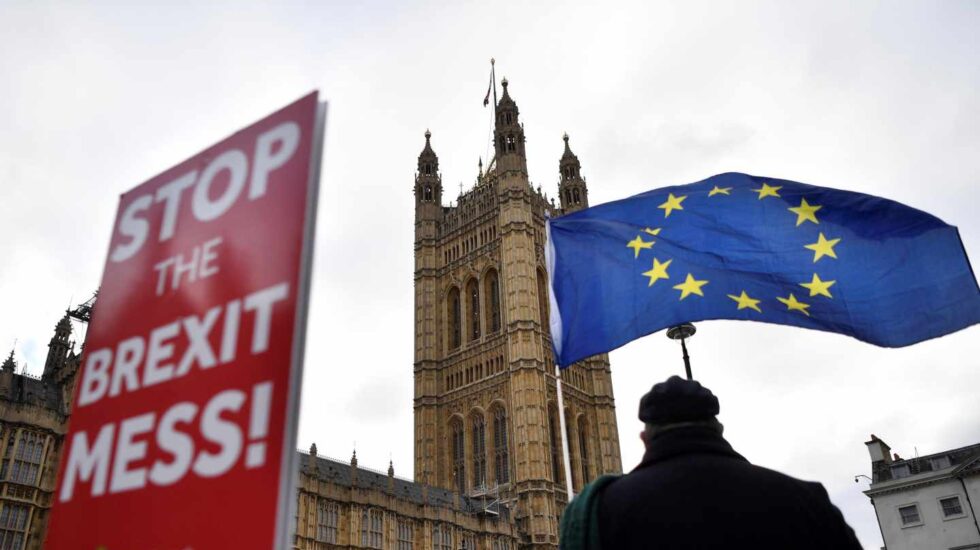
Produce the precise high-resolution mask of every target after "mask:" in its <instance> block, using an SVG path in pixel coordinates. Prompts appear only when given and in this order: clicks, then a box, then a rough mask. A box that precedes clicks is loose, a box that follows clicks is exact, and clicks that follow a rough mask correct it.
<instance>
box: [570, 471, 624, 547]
mask: <svg viewBox="0 0 980 550" xmlns="http://www.w3.org/2000/svg"><path fill="white" fill-rule="evenodd" d="M620 477H622V476H619V475H612V474H606V475H602V476H599V477H598V478H597V479H596V480H595V481H593V482H592V483H589V484H588V485H586V486H585V488H583V489H582V492H581V493H579V494H578V495H577V496H576V497H575V498H573V499H572V501H571V502H569V503H568V506H566V507H565V511H564V512H563V513H562V515H561V524H560V525H559V528H558V533H559V536H558V547H559V548H560V549H561V550H599V549H600V548H601V544H600V543H599V507H598V506H599V495H601V494H602V490H603V489H605V487H606V485H609V484H610V483H612V482H613V481H616V480H617V479H619V478H620Z"/></svg>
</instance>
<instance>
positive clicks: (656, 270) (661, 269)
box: [643, 258, 674, 287]
mask: <svg viewBox="0 0 980 550" xmlns="http://www.w3.org/2000/svg"><path fill="white" fill-rule="evenodd" d="M672 261H674V260H667V261H666V262H664V263H660V260H658V259H656V258H654V259H653V268H652V269H651V270H650V271H647V272H644V273H643V275H645V276H647V277H650V282H649V283H648V284H647V286H648V287H650V286H653V283H655V282H657V280H658V279H669V278H670V277H668V276H667V268H668V267H669V266H670V262H672Z"/></svg>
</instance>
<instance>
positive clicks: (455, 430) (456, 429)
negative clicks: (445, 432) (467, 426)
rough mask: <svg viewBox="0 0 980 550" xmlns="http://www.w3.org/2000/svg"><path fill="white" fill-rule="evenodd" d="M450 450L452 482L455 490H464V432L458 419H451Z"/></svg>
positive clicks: (461, 491)
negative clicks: (451, 455)
mask: <svg viewBox="0 0 980 550" xmlns="http://www.w3.org/2000/svg"><path fill="white" fill-rule="evenodd" d="M450 429H451V430H452V451H453V482H454V484H455V486H456V490H458V491H459V492H460V493H465V492H466V474H465V463H464V461H465V459H464V451H463V449H464V447H463V445H464V441H463V439H464V434H463V423H462V422H460V421H459V420H458V419H457V420H455V421H453V423H452V426H451V427H450Z"/></svg>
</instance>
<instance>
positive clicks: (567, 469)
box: [555, 363, 575, 502]
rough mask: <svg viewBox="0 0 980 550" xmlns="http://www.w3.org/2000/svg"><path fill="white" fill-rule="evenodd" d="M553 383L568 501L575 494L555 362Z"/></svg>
mask: <svg viewBox="0 0 980 550" xmlns="http://www.w3.org/2000/svg"><path fill="white" fill-rule="evenodd" d="M555 384H556V387H557V388H558V425H559V429H560V430H561V453H562V456H563V457H564V459H565V468H564V470H565V490H566V491H567V492H568V502H571V501H572V497H574V496H575V494H574V493H573V492H572V459H571V457H570V456H569V453H568V430H567V429H566V426H565V400H564V398H563V397H562V389H561V368H560V367H559V366H558V363H555Z"/></svg>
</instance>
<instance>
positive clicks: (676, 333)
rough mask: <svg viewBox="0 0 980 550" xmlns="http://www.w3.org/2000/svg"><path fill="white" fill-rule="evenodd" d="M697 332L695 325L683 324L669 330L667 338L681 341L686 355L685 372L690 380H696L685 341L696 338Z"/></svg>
mask: <svg viewBox="0 0 980 550" xmlns="http://www.w3.org/2000/svg"><path fill="white" fill-rule="evenodd" d="M697 331H698V329H696V328H694V325H693V324H691V323H683V324H680V325H677V326H676V327H670V328H669V329H667V338H670V339H671V340H680V341H681V350H682V352H683V355H684V370H685V371H686V373H687V379H688V380H694V377H693V376H691V357H690V356H689V355H688V354H687V344H686V343H685V342H684V341H685V340H687V339H688V338H690V337H692V336H694V333H695V332H697Z"/></svg>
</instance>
